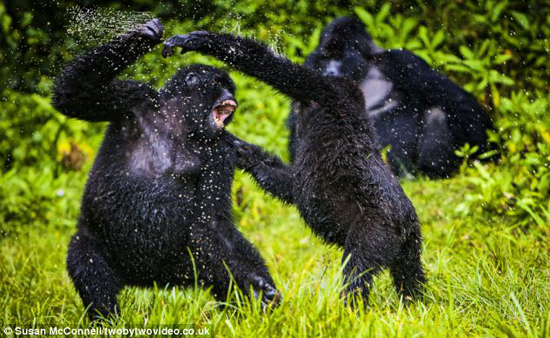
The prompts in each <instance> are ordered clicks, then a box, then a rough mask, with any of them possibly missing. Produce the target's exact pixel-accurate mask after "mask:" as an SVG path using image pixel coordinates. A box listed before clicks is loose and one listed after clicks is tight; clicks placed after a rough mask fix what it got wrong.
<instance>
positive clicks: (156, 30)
mask: <svg viewBox="0 0 550 338" xmlns="http://www.w3.org/2000/svg"><path fill="white" fill-rule="evenodd" d="M135 32H136V33H137V34H139V35H141V36H143V37H145V38H147V39H149V40H151V41H154V42H156V43H158V42H160V41H161V40H162V38H163V37H164V27H163V26H162V24H161V23H160V21H159V19H153V20H150V21H148V22H146V23H145V24H143V25H139V26H137V28H136V30H135Z"/></svg>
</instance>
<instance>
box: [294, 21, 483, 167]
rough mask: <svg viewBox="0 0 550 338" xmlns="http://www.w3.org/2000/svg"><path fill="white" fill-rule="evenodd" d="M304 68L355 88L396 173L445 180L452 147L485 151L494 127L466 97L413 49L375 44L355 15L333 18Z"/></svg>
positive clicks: (452, 163) (454, 161)
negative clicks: (351, 83)
mask: <svg viewBox="0 0 550 338" xmlns="http://www.w3.org/2000/svg"><path fill="white" fill-rule="evenodd" d="M304 66H306V67H308V68H311V69H315V70H317V71H319V72H321V73H322V74H323V75H324V76H336V77H348V78H350V79H352V80H354V81H355V82H356V83H358V84H359V85H360V87H361V90H362V92H363V95H364V96H365V117H369V118H371V119H372V121H373V123H374V127H375V129H376V132H377V134H378V137H379V141H380V143H381V145H382V147H386V146H388V145H389V146H390V150H389V151H388V153H387V157H388V162H389V164H390V166H391V168H392V170H393V171H394V173H395V174H397V175H399V176H410V175H415V174H419V173H421V174H425V175H427V176H429V177H448V176H449V175H450V174H452V172H453V171H455V170H456V169H457V168H458V167H459V165H460V162H461V159H460V158H459V157H458V156H456V155H455V153H454V152H455V150H457V149H459V148H460V147H462V146H463V145H464V144H465V143H469V144H470V145H471V146H478V147H479V150H478V151H477V154H481V153H484V152H486V151H488V150H489V149H488V147H487V133H486V131H487V130H488V129H494V127H493V124H492V122H491V119H490V118H489V117H488V116H487V114H486V113H485V111H484V110H483V109H482V108H481V106H480V105H479V104H478V102H477V101H476V99H475V98H474V97H473V96H472V95H471V94H469V93H467V92H466V91H464V90H463V89H461V88H460V87H459V86H458V85H456V84H455V83H453V82H452V81H451V80H449V79H448V78H447V77H445V76H444V75H442V74H441V73H439V72H437V71H436V70H434V69H432V68H431V67H430V66H429V65H428V64H427V63H426V62H424V61H423V60H422V59H421V58H419V57H418V56H416V55H414V54H413V53H411V52H409V51H406V50H384V49H382V48H380V47H378V46H376V45H375V44H374V42H373V41H372V39H371V37H370V36H369V34H367V32H366V30H365V26H364V25H363V24H362V23H361V22H359V21H358V20H356V19H353V18H349V17H343V18H338V19H335V20H334V21H332V22H331V23H330V24H329V25H328V26H327V27H326V28H325V29H324V31H323V33H322V35H321V37H320V41H319V46H318V47H317V49H316V50H315V51H314V52H313V53H312V54H311V55H309V56H308V57H307V59H306V62H305V63H304ZM293 107H294V106H293ZM295 110H296V108H295V107H294V108H293V109H292V111H291V114H290V116H289V120H288V126H289V129H290V142H289V148H290V149H289V150H290V154H291V158H292V159H294V157H295V154H296V149H297V147H298V143H299V142H300V140H299V138H298V137H297V135H296V128H297V118H296V112H295Z"/></svg>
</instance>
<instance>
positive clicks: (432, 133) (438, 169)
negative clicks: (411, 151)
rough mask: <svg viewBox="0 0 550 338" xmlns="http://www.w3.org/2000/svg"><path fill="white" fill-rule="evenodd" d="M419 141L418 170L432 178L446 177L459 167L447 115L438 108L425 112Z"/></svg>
mask: <svg viewBox="0 0 550 338" xmlns="http://www.w3.org/2000/svg"><path fill="white" fill-rule="evenodd" d="M422 121H423V126H422V131H421V132H420V137H419V139H418V168H419V170H420V171H421V172H424V173H426V174H427V175H428V176H430V177H444V176H448V175H449V174H451V172H452V171H453V170H455V169H456V168H457V167H458V165H459V159H458V157H457V156H456V155H455V154H454V149H455V147H454V142H453V135H452V133H451V130H450V128H449V126H448V121H447V115H446V113H445V112H444V111H443V110H442V109H441V108H438V107H434V108H432V109H429V110H427V111H425V112H424V116H423V118H422Z"/></svg>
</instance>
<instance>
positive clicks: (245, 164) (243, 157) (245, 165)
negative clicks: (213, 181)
mask: <svg viewBox="0 0 550 338" xmlns="http://www.w3.org/2000/svg"><path fill="white" fill-rule="evenodd" d="M233 145H234V146H235V150H237V168H240V169H250V168H252V167H253V166H255V165H256V164H258V162H259V161H260V159H261V156H258V155H259V154H261V153H262V149H261V148H260V147H258V146H257V145H254V144H250V143H248V142H245V141H243V140H241V139H238V138H236V137H234V139H233Z"/></svg>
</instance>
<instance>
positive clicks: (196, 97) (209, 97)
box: [163, 65, 237, 138]
mask: <svg viewBox="0 0 550 338" xmlns="http://www.w3.org/2000/svg"><path fill="white" fill-rule="evenodd" d="M163 92H164V95H165V96H167V98H168V99H169V100H170V101H174V99H175V101H176V109H177V110H178V111H180V112H182V113H183V116H184V118H185V122H186V124H187V125H188V126H189V127H190V128H191V132H197V133H200V134H201V135H204V136H207V137H209V138H212V137H215V136H216V135H219V134H220V133H221V131H222V130H223V129H224V128H225V126H227V125H228V124H229V122H231V120H232V119H233V113H234V112H235V110H236V109H237V99H236V98H235V83H234V82H233V81H232V80H231V78H230V77H229V75H228V74H227V73H226V72H224V71H222V70H220V69H217V68H215V67H210V66H204V65H193V66H190V67H187V68H185V69H182V70H180V71H179V72H178V73H177V74H176V75H175V76H174V77H173V78H172V79H171V80H170V81H169V82H168V83H167V84H166V86H165V88H164V90H163Z"/></svg>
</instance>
